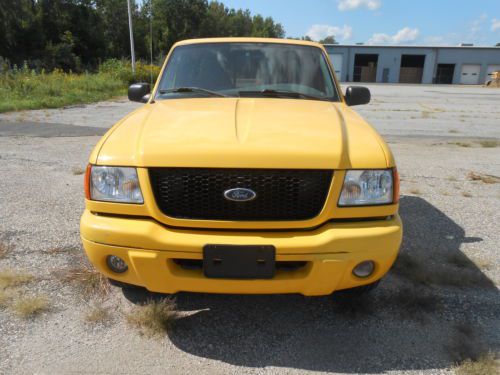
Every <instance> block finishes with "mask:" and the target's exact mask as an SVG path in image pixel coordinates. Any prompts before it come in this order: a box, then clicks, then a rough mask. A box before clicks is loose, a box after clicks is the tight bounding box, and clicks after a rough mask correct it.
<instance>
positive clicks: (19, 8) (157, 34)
mask: <svg viewBox="0 0 500 375" xmlns="http://www.w3.org/2000/svg"><path fill="white" fill-rule="evenodd" d="M131 1H132V4H133V6H132V12H133V14H132V17H133V21H134V40H135V49H136V54H137V57H138V58H139V59H147V60H149V56H150V45H151V42H152V43H153V46H154V51H155V55H157V56H158V55H159V56H160V57H161V58H163V55H164V54H166V53H167V52H168V50H169V49H170V48H171V47H172V45H173V44H174V43H175V42H177V41H179V40H182V39H188V38H199V37H217V36H221V37H223V36H259V37H271V38H283V37H284V36H285V31H284V29H283V26H282V25H281V24H279V23H276V22H275V21H274V20H273V19H272V18H271V17H263V16H261V15H259V14H257V15H252V14H251V12H250V11H249V10H248V9H246V10H242V9H229V8H227V7H225V6H224V4H223V3H222V2H219V1H210V2H209V1H208V0H141V1H139V0H131ZM151 14H152V18H151ZM151 19H152V26H153V27H152V28H153V33H152V35H151V33H150V20H151ZM128 27H129V26H128V10H127V2H126V1H125V0H0V56H2V57H3V59H2V61H3V63H2V64H5V61H10V62H11V63H15V64H18V65H21V64H23V63H24V61H25V60H27V61H28V64H29V66H30V67H32V68H36V69H41V68H45V69H48V70H50V69H53V68H61V69H65V70H69V69H71V70H75V69H76V70H78V69H80V68H81V69H89V68H90V69H92V68H96V67H97V66H98V65H99V63H100V62H102V61H104V60H105V59H110V58H128V57H129V56H130V40H129V29H128Z"/></svg>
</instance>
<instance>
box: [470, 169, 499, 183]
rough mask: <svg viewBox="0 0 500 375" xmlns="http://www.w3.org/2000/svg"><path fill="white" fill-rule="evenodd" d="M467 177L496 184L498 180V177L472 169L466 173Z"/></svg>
mask: <svg viewBox="0 0 500 375" xmlns="http://www.w3.org/2000/svg"><path fill="white" fill-rule="evenodd" d="M467 178H468V179H469V180H471V181H481V182H484V183H485V184H498V183H499V182H500V177H497V176H493V175H489V174H484V173H477V172H472V171H470V172H469V173H468V174H467Z"/></svg>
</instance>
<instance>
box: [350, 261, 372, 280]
mask: <svg viewBox="0 0 500 375" xmlns="http://www.w3.org/2000/svg"><path fill="white" fill-rule="evenodd" d="M374 270H375V263H373V262H372V261H371V260H366V261H364V262H361V263H359V264H358V265H357V266H356V267H354V269H353V270H352V273H353V274H354V275H356V276H357V277H368V276H371V274H372V273H373V271H374Z"/></svg>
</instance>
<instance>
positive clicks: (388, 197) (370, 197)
mask: <svg viewBox="0 0 500 375" xmlns="http://www.w3.org/2000/svg"><path fill="white" fill-rule="evenodd" d="M396 183H397V182H396ZM395 190H396V189H394V176H393V170H392V169H368V170H352V171H347V173H346V175H345V179H344V186H343V187H342V193H341V194H340V199H339V206H370V205H377V204H388V203H392V202H395V201H397V197H396V196H395V195H396V194H395Z"/></svg>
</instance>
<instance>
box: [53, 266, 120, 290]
mask: <svg viewBox="0 0 500 375" xmlns="http://www.w3.org/2000/svg"><path fill="white" fill-rule="evenodd" d="M56 277H57V278H58V279H59V280H60V281H62V282H65V283H69V284H72V285H74V286H76V287H77V288H78V289H79V290H80V292H81V293H82V295H83V296H84V297H91V296H105V295H107V294H109V292H110V286H109V283H108V280H107V279H106V277H105V276H104V275H102V274H101V273H100V272H99V271H97V270H96V269H95V268H94V267H92V266H91V265H89V264H88V263H86V262H84V261H81V262H80V263H79V265H78V266H77V267H74V268H71V269H69V270H64V271H60V272H56Z"/></svg>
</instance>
